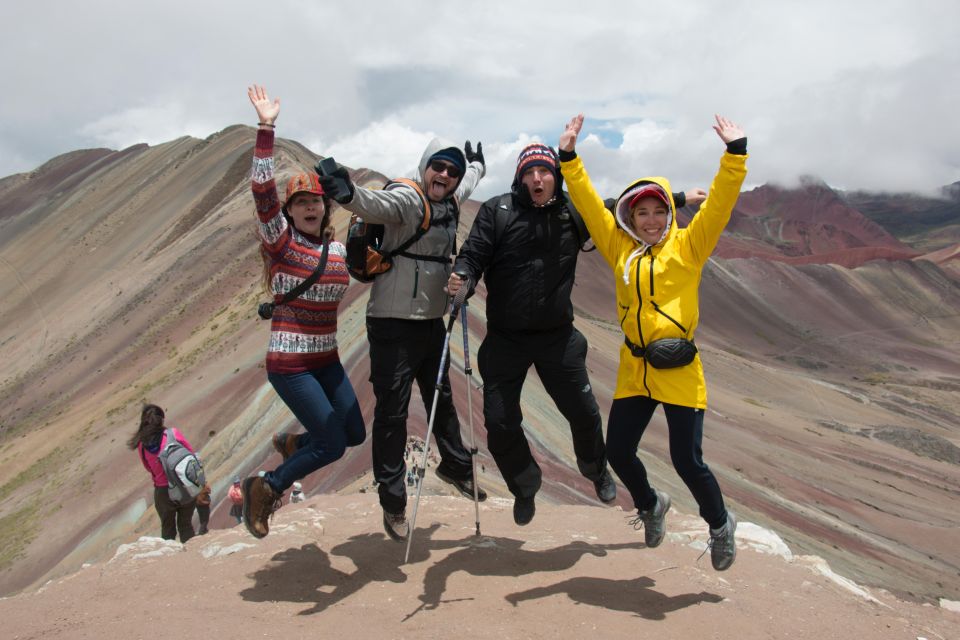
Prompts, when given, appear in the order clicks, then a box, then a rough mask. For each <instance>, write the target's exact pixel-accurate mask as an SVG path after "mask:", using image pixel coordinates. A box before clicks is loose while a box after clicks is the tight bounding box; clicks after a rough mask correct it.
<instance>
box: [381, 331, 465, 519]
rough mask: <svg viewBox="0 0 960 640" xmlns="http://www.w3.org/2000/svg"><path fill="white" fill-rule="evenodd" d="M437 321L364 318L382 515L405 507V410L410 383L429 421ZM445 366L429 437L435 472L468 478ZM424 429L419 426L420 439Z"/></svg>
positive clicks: (439, 338)
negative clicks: (435, 454) (433, 441)
mask: <svg viewBox="0 0 960 640" xmlns="http://www.w3.org/2000/svg"><path fill="white" fill-rule="evenodd" d="M445 335H446V327H444V323H443V319H442V318H436V319H432V320H401V319H398V318H369V317H368V318H367V340H368V341H369V342H370V383H371V384H372V385H373V393H374V395H375V396H376V399H377V404H376V407H375V408H374V410H373V428H372V429H371V433H372V440H373V476H374V478H375V479H376V481H377V483H378V491H379V493H380V506H382V507H383V510H384V511H386V512H388V513H403V511H404V509H405V508H406V505H407V489H406V483H405V482H404V480H405V479H406V473H407V469H406V464H405V462H404V460H403V454H404V450H405V448H406V445H407V409H408V406H409V405H410V393H411V391H412V389H413V382H414V380H416V382H417V386H418V387H419V388H420V397H421V399H422V400H423V406H424V409H425V410H426V417H427V419H429V417H430V408H431V406H432V405H433V396H434V393H435V390H436V383H437V373H438V372H439V370H440V357H441V352H442V351H443V339H444V336H445ZM449 369H450V361H449V359H448V360H447V364H446V367H445V370H444V373H443V378H442V380H441V382H440V396H439V398H438V401H437V413H436V415H435V416H434V421H433V436H434V438H435V439H436V443H437V450H438V451H439V453H440V465H439V466H440V469H441V471H442V473H444V474H445V475H447V476H448V477H451V478H455V479H467V478H472V477H473V467H472V464H471V461H470V453H469V452H468V451H467V450H466V449H465V448H464V446H463V439H462V438H461V436H460V421H459V420H458V419H457V410H456V408H455V407H454V406H453V394H452V393H451V390H450V376H449ZM426 431H427V425H426V424H424V425H423V433H424V435H425V434H426Z"/></svg>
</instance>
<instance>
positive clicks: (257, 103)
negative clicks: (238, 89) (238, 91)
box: [247, 84, 280, 124]
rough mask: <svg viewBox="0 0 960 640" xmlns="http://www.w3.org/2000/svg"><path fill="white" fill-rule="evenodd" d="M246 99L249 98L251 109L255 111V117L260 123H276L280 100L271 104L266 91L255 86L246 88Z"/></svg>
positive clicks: (277, 99) (275, 100)
mask: <svg viewBox="0 0 960 640" xmlns="http://www.w3.org/2000/svg"><path fill="white" fill-rule="evenodd" d="M247 97H248V98H250V103H251V104H252V105H253V108H254V109H256V110H257V117H259V118H260V122H262V123H263V124H273V123H274V122H275V121H276V119H277V116H278V115H280V98H276V99H274V100H273V101H272V102H271V101H270V96H269V95H267V90H266V89H265V88H263V87H262V86H260V85H256V84H255V85H253V86H252V87H247Z"/></svg>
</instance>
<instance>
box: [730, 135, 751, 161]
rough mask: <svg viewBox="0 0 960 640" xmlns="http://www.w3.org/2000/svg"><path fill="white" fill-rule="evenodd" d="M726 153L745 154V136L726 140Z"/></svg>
mask: <svg viewBox="0 0 960 640" xmlns="http://www.w3.org/2000/svg"><path fill="white" fill-rule="evenodd" d="M727 153H732V154H733V155H735V156H745V155H747V139H746V138H745V137H744V138H737V139H736V140H731V141H730V142H728V143H727Z"/></svg>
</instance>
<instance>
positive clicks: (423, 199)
mask: <svg viewBox="0 0 960 640" xmlns="http://www.w3.org/2000/svg"><path fill="white" fill-rule="evenodd" d="M395 184H402V185H405V186H408V187H410V188H411V189H413V190H414V191H416V193H417V195H418V196H420V206H421V207H422V208H423V220H421V221H420V228H421V229H423V232H424V233H426V232H427V229H429V228H430V201H429V200H427V195H426V194H425V193H424V192H423V187H421V186H420V184H419V183H418V182H417V181H416V180H411V179H410V178H394V179H393V180H391V181H390V182H388V183H387V184H385V185H384V186H383V188H384V189H389V188H390V187H391V186H392V185H395Z"/></svg>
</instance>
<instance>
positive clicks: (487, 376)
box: [477, 324, 607, 498]
mask: <svg viewBox="0 0 960 640" xmlns="http://www.w3.org/2000/svg"><path fill="white" fill-rule="evenodd" d="M586 357H587V339H586V338H585V337H584V336H583V334H582V333H580V332H579V331H577V329H576V328H575V327H574V326H573V325H572V324H570V325H567V326H565V327H561V328H559V329H554V330H551V331H544V332H537V333H500V332H498V331H497V330H496V329H493V328H491V327H488V330H487V337H486V338H485V339H484V341H483V344H481V345H480V351H479V353H478V354H477V363H478V366H479V368H480V376H481V377H482V378H483V417H484V423H485V426H486V429H487V448H488V449H489V450H490V455H492V456H493V459H494V460H495V461H496V463H497V467H498V468H499V469H500V474H501V475H502V476H503V479H504V480H505V481H506V483H507V488H508V489H510V492H511V493H513V495H514V496H516V497H519V498H532V497H533V496H534V495H535V494H536V493H537V491H538V490H539V489H540V483H541V478H542V473H541V471H540V466H539V465H538V464H537V461H536V460H534V458H533V454H532V453H531V451H530V445H529V443H528V442H527V437H526V435H525V434H524V433H523V426H522V422H523V411H522V410H521V408H520V394H521V391H522V390H523V383H524V380H526V377H527V370H528V369H529V368H530V365H533V366H534V367H535V368H536V370H537V375H538V376H540V381H541V382H542V383H543V386H544V388H545V389H546V390H547V393H548V394H549V395H550V397H551V398H552V399H553V402H554V404H556V405H557V409H559V410H560V413H561V414H562V415H563V417H564V418H566V420H567V422H568V423H569V425H570V433H571V435H572V436H573V451H574V454H575V456H576V460H577V468H578V469H579V470H580V473H581V474H583V475H584V476H585V477H586V478H588V479H589V480H592V481H597V480H599V479H600V477H601V475H602V474H603V472H604V470H605V469H606V466H607V459H606V450H605V448H604V444H603V429H602V422H601V419H600V409H599V407H598V406H597V400H596V398H594V396H593V390H592V388H591V386H590V378H589V377H588V376H587V365H586Z"/></svg>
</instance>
